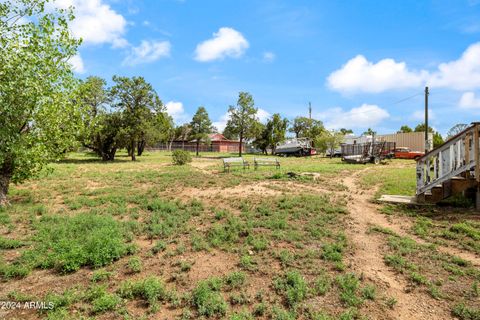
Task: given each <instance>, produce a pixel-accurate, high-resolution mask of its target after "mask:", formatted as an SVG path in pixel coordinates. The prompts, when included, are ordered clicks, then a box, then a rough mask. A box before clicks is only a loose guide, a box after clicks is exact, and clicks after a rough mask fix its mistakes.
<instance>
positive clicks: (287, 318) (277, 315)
mask: <svg viewBox="0 0 480 320" xmlns="http://www.w3.org/2000/svg"><path fill="white" fill-rule="evenodd" d="M271 317H272V320H295V319H296V318H297V317H296V315H295V312H293V311H287V310H285V309H283V308H282V307H280V306H277V305H275V306H273V308H272V316H271Z"/></svg>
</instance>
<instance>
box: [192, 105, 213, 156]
mask: <svg viewBox="0 0 480 320" xmlns="http://www.w3.org/2000/svg"><path fill="white" fill-rule="evenodd" d="M190 128H191V131H190V139H191V140H194V141H195V143H196V148H195V149H196V154H197V156H198V149H199V147H200V142H202V141H207V140H208V135H209V134H210V133H211V132H212V121H211V120H210V118H209V117H208V112H207V110H206V109H205V108H204V107H199V108H198V109H197V112H196V113H195V115H194V116H193V118H192V121H191V122H190Z"/></svg>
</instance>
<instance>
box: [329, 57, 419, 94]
mask: <svg viewBox="0 0 480 320" xmlns="http://www.w3.org/2000/svg"><path fill="white" fill-rule="evenodd" d="M425 78H426V72H423V71H422V72H415V71H410V70H408V69H407V65H406V63H405V62H396V61H395V60H393V59H383V60H380V61H378V62H377V63H372V62H370V61H368V60H367V59H366V58H365V57H364V56H362V55H358V56H356V57H355V58H353V59H351V60H349V61H348V62H347V63H346V64H345V65H343V66H342V68H340V69H339V70H337V71H334V72H333V73H332V74H330V76H329V77H328V79H327V81H328V86H329V87H330V88H331V89H333V90H335V91H345V92H357V91H362V92H372V93H378V92H382V91H386V90H390V89H403V88H409V87H419V86H420V85H421V84H422V83H423V82H424V79H425Z"/></svg>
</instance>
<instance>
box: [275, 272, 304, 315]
mask: <svg viewBox="0 0 480 320" xmlns="http://www.w3.org/2000/svg"><path fill="white" fill-rule="evenodd" d="M274 287H275V289H276V290H277V292H279V293H280V294H282V295H283V296H284V297H285V299H286V301H287V304H288V305H289V306H290V307H293V306H295V305H296V304H297V303H299V302H301V301H303V300H304V299H305V298H306V296H307V291H308V287H307V283H306V281H305V279H304V278H303V276H302V275H301V274H300V273H298V272H297V271H290V272H287V273H286V274H284V275H283V276H282V277H280V278H277V279H276V280H275V281H274Z"/></svg>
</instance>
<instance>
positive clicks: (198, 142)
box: [197, 139, 200, 157]
mask: <svg viewBox="0 0 480 320" xmlns="http://www.w3.org/2000/svg"><path fill="white" fill-rule="evenodd" d="M199 147H200V140H199V139H197V157H198V148H199Z"/></svg>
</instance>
